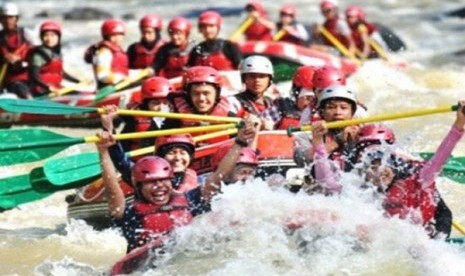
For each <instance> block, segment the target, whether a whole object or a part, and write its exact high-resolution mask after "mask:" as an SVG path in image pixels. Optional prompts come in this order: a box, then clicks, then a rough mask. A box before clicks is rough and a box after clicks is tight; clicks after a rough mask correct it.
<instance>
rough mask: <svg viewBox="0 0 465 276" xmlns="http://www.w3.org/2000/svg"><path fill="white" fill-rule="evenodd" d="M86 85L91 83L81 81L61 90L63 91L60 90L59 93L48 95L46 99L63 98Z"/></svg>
mask: <svg viewBox="0 0 465 276" xmlns="http://www.w3.org/2000/svg"><path fill="white" fill-rule="evenodd" d="M86 85H89V81H88V80H83V81H80V82H78V83H75V84H73V85H70V86H66V87H63V88H61V89H59V90H57V91H54V92H50V93H49V94H47V95H46V96H45V98H53V97H58V96H63V95H66V94H68V93H70V92H73V91H75V90H77V89H79V88H80V87H82V86H86Z"/></svg>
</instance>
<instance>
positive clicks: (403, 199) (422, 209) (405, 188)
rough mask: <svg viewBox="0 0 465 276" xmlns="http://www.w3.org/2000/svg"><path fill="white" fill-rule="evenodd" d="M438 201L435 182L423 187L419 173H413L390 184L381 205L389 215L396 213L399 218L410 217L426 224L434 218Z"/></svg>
mask: <svg viewBox="0 0 465 276" xmlns="http://www.w3.org/2000/svg"><path fill="white" fill-rule="evenodd" d="M438 202H439V194H438V192H437V190H436V183H432V184H431V185H429V186H428V187H427V188H426V189H423V188H421V183H420V181H419V175H418V174H414V175H412V176H411V177H409V178H407V179H403V180H399V181H396V182H395V183H394V184H392V185H391V187H389V189H388V190H387V191H386V198H385V200H384V204H383V205H384V208H385V210H386V213H387V214H388V215H389V216H396V215H398V216H399V217H400V218H401V219H405V218H411V219H412V220H413V221H414V222H416V223H418V224H422V225H424V226H426V225H427V224H428V223H430V222H431V221H432V220H433V219H434V215H435V213H436V207H437V203H438ZM414 212H418V213H416V214H415V213H414Z"/></svg>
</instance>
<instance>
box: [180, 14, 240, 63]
mask: <svg viewBox="0 0 465 276" xmlns="http://www.w3.org/2000/svg"><path fill="white" fill-rule="evenodd" d="M222 23H223V18H221V15H220V14H219V13H217V12H215V11H205V12H202V13H201V14H200V16H199V31H200V32H201V33H202V35H203V38H204V39H205V41H203V42H202V43H200V44H198V45H197V46H195V47H194V48H193V49H192V51H191V53H190V55H189V61H188V62H187V66H189V67H190V66H197V65H201V66H211V67H213V68H215V69H216V70H222V71H226V70H237V69H238V68H239V64H240V63H241V61H242V54H241V52H240V51H239V48H238V47H237V45H236V44H234V43H232V42H230V41H228V40H224V39H220V38H218V34H219V32H220V30H221V25H222Z"/></svg>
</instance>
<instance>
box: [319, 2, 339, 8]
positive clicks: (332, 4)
mask: <svg viewBox="0 0 465 276" xmlns="http://www.w3.org/2000/svg"><path fill="white" fill-rule="evenodd" d="M337 6H338V3H337V0H323V1H321V3H320V8H321V9H333V8H337Z"/></svg>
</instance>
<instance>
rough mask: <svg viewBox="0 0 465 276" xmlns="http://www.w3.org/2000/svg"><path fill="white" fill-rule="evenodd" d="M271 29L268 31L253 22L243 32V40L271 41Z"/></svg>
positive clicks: (266, 28)
mask: <svg viewBox="0 0 465 276" xmlns="http://www.w3.org/2000/svg"><path fill="white" fill-rule="evenodd" d="M271 31H272V29H269V28H268V27H266V26H265V25H263V24H261V23H259V22H258V21H255V22H254V23H252V25H251V26H250V27H248V28H247V30H245V32H244V35H245V40H246V41H260V40H263V41H272V40H273V34H272V33H271Z"/></svg>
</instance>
